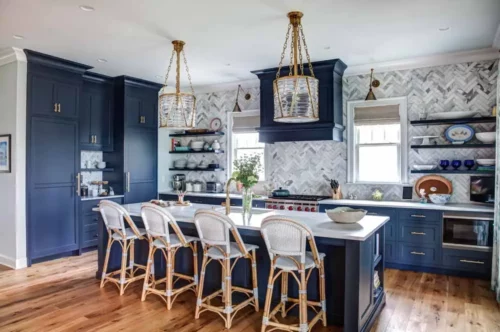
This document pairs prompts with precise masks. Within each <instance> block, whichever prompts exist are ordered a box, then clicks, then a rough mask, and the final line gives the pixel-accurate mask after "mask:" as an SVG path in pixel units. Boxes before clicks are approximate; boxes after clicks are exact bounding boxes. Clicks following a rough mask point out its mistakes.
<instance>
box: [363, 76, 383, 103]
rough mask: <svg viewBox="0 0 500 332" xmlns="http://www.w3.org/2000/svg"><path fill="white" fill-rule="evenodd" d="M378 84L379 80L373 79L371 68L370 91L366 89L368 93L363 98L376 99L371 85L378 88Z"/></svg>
mask: <svg viewBox="0 0 500 332" xmlns="http://www.w3.org/2000/svg"><path fill="white" fill-rule="evenodd" d="M379 86H380V81H379V80H374V79H373V68H372V71H371V74H370V91H368V94H367V95H366V98H365V100H377V98H376V97H375V94H374V93H373V91H372V87H374V88H378V87H379Z"/></svg>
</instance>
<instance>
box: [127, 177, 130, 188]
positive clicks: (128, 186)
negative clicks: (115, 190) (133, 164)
mask: <svg viewBox="0 0 500 332" xmlns="http://www.w3.org/2000/svg"><path fill="white" fill-rule="evenodd" d="M127 192H128V193H129V192H130V172H127Z"/></svg>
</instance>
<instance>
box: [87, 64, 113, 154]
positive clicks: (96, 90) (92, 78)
mask: <svg viewBox="0 0 500 332" xmlns="http://www.w3.org/2000/svg"><path fill="white" fill-rule="evenodd" d="M112 88H113V86H112V81H111V79H110V78H109V77H106V76H103V75H98V74H94V73H92V74H86V75H85V76H84V83H83V91H82V96H81V98H80V99H81V103H80V117H79V119H80V148H81V149H82V150H96V151H113V113H114V110H113V89H112Z"/></svg>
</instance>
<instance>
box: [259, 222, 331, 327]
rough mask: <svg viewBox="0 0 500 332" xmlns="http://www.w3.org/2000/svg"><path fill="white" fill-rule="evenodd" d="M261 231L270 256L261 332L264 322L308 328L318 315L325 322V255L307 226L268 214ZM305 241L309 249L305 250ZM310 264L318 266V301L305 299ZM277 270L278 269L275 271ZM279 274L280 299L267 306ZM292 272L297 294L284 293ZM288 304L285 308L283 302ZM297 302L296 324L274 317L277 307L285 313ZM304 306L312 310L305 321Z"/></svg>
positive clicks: (305, 311)
mask: <svg viewBox="0 0 500 332" xmlns="http://www.w3.org/2000/svg"><path fill="white" fill-rule="evenodd" d="M261 233H262V236H263V238H264V241H265V243H266V246H267V250H268V252H269V256H270V258H271V271H270V272H269V282H268V285H267V294H266V302H265V307H264V317H263V319H262V329H261V330H262V332H264V331H266V328H267V327H268V326H270V327H272V330H276V329H284V330H286V331H300V332H306V331H309V330H310V329H311V328H312V327H313V326H314V325H315V324H316V323H317V322H318V321H319V320H320V319H321V320H322V322H323V325H324V326H326V301H325V296H326V294H325V268H324V258H325V255H324V254H322V253H319V252H318V249H317V248H316V242H315V241H314V236H313V235H312V232H311V230H310V229H309V227H307V226H306V225H304V224H302V223H299V222H297V221H294V220H291V219H288V218H286V217H283V216H270V217H267V218H265V219H264V221H263V222H262V225H261ZM308 242H309V246H310V248H311V251H310V252H309V251H306V245H307V243H308ZM314 268H318V269H319V281H318V282H319V294H320V301H319V302H318V301H309V300H308V299H307V282H308V281H309V278H310V277H311V273H312V271H313V269H314ZM276 270H278V272H276ZM280 275H281V301H280V303H279V304H278V305H276V306H275V307H274V308H273V309H272V310H271V300H272V295H273V286H274V283H275V282H276V279H277V278H278V277H279V276H280ZM289 276H292V278H293V279H295V281H297V284H298V286H299V298H298V299H295V298H289V297H288V277H289ZM289 302H290V303H291V305H290V306H289V307H288V308H287V303H289ZM297 305H298V306H299V322H300V324H299V325H298V326H297V325H285V324H282V323H280V322H279V321H278V319H277V318H276V314H277V313H278V312H280V311H281V316H282V317H286V315H287V314H288V312H289V311H290V310H291V309H292V308H293V307H295V306H297ZM308 308H311V309H312V310H313V311H314V312H315V313H316V314H315V316H314V318H313V319H312V320H311V321H310V322H308Z"/></svg>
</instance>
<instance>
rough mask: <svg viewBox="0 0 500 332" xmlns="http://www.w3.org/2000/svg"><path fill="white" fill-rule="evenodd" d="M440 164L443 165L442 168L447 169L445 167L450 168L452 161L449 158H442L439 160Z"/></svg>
mask: <svg viewBox="0 0 500 332" xmlns="http://www.w3.org/2000/svg"><path fill="white" fill-rule="evenodd" d="M439 166H441V168H442V169H443V170H445V169H447V168H448V166H450V161H449V160H441V161H440V162H439Z"/></svg>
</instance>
